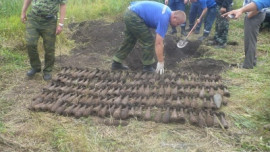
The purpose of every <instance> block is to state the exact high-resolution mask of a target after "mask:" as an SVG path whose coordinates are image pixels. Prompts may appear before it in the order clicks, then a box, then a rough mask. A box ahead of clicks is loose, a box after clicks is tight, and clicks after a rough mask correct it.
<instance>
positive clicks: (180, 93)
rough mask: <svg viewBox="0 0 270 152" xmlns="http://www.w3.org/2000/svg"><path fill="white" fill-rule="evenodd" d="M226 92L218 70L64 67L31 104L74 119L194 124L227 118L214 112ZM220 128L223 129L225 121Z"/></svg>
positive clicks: (39, 109)
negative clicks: (164, 71)
mask: <svg viewBox="0 0 270 152" xmlns="http://www.w3.org/2000/svg"><path fill="white" fill-rule="evenodd" d="M216 95H217V97H216V98H215V96H216ZM225 96H226V97H229V96H230V93H229V91H228V90H227V87H226V86H224V85H223V84H222V81H221V77H220V76H217V75H194V74H187V73H174V72H169V74H167V75H163V76H160V75H157V74H153V73H141V72H139V73H135V72H110V71H106V70H99V69H94V70H89V69H78V68H75V69H74V68H70V67H66V68H63V70H61V72H60V73H59V74H58V75H57V77H56V78H53V80H52V81H51V84H49V85H48V86H47V87H45V88H43V91H42V92H41V93H40V94H39V95H38V96H37V97H35V98H34V99H33V101H32V103H31V105H30V109H32V110H36V111H51V112H55V113H58V114H63V115H74V116H75V117H77V118H78V117H82V116H88V115H96V116H100V117H106V116H112V117H113V118H115V119H127V118H131V117H137V118H139V119H143V120H153V121H156V122H164V123H168V122H179V123H181V122H183V121H185V122H186V121H188V122H189V123H190V124H192V125H197V126H218V125H214V123H213V124H212V125H211V123H209V122H211V121H208V120H210V118H211V120H213V121H212V122H214V120H215V119H216V120H218V121H219V122H222V121H223V122H226V120H225V115H224V114H223V113H222V114H220V113H217V112H216V110H217V109H219V108H220V106H221V105H226V104H227V100H225ZM183 116H184V117H183ZM208 117H209V118H208ZM203 120H204V121H203ZM206 120H207V122H208V123H206ZM203 122H205V123H203ZM216 122H217V121H216ZM219 124H221V123H219ZM219 126H221V125H219ZM222 127H225V128H226V127H227V125H226V123H225V124H222Z"/></svg>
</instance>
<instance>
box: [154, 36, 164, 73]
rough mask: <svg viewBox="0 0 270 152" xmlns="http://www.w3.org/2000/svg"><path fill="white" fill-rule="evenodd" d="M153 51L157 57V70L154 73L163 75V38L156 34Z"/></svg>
mask: <svg viewBox="0 0 270 152" xmlns="http://www.w3.org/2000/svg"><path fill="white" fill-rule="evenodd" d="M155 51H156V55H157V60H158V64H157V68H156V72H157V73H160V74H163V73H164V55H163V52H164V44H163V38H162V37H161V36H160V35H159V34H158V33H157V34H156V41H155Z"/></svg>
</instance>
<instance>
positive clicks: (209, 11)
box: [190, 0, 217, 41]
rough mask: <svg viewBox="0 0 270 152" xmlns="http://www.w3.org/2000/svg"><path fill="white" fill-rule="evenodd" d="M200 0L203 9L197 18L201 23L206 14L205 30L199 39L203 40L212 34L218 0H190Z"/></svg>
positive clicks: (195, 0)
mask: <svg viewBox="0 0 270 152" xmlns="http://www.w3.org/2000/svg"><path fill="white" fill-rule="evenodd" d="M197 1H199V2H200V4H201V7H202V9H203V11H202V14H201V16H200V17H199V18H198V19H197V22H198V23H200V22H201V21H202V18H203V17H204V16H205V15H206V16H205V19H204V31H203V36H201V37H199V38H198V40H200V41H203V40H204V39H205V38H207V37H208V36H209V34H210V31H211V29H212V25H213V23H214V21H215V19H216V13H217V10H216V6H217V4H216V2H215V0H190V2H192V3H193V2H197Z"/></svg>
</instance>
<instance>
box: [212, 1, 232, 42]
mask: <svg viewBox="0 0 270 152" xmlns="http://www.w3.org/2000/svg"><path fill="white" fill-rule="evenodd" d="M221 7H222V6H219V5H218V6H217V16H216V31H215V36H214V40H215V41H216V42H218V43H219V45H223V44H225V43H227V36H228V31H229V20H228V19H226V18H224V17H222V16H221V15H222V14H221V13H220V11H219V10H220V8H221ZM228 11H229V10H227V12H228Z"/></svg>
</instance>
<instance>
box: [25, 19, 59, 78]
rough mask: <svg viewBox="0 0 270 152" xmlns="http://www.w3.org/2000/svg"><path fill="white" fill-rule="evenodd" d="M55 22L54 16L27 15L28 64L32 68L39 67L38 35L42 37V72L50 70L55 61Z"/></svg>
mask: <svg viewBox="0 0 270 152" xmlns="http://www.w3.org/2000/svg"><path fill="white" fill-rule="evenodd" d="M56 24H57V18H56V16H54V17H51V18H43V17H38V16H34V15H31V14H29V15H28V20H27V24H26V46H27V50H28V56H29V59H30V64H31V67H32V68H33V69H37V70H39V69H41V62H40V59H39V54H38V50H37V43H38V39H39V37H42V38H43V46H44V50H45V67H44V69H43V72H45V73H46V72H51V71H52V69H53V66H54V61H55V40H56V34H55V32H56Z"/></svg>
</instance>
